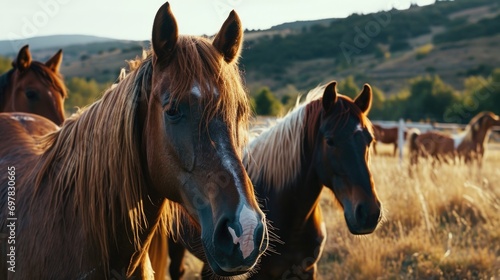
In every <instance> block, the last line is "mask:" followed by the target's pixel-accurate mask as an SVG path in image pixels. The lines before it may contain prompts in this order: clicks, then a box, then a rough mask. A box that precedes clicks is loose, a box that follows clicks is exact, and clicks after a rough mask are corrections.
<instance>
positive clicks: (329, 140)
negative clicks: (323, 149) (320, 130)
mask: <svg viewBox="0 0 500 280" xmlns="http://www.w3.org/2000/svg"><path fill="white" fill-rule="evenodd" d="M326 144H327V145H328V146H330V147H334V146H335V141H333V139H332V138H326Z"/></svg>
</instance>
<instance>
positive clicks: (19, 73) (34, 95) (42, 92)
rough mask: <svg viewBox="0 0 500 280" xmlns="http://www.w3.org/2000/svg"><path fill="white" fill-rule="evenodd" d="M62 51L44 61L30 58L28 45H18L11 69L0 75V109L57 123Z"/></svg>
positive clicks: (60, 107) (61, 117) (60, 114)
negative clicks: (18, 49) (44, 118)
mask: <svg viewBox="0 0 500 280" xmlns="http://www.w3.org/2000/svg"><path fill="white" fill-rule="evenodd" d="M61 61H62V50H59V51H58V52H57V53H56V54H55V55H54V56H53V57H52V58H50V59H49V60H48V61H47V62H45V63H41V62H38V61H33V60H32V59H31V53H30V51H29V47H28V45H26V46H24V47H22V48H21V50H20V51H19V54H18V55H17V58H16V60H15V61H14V62H13V63H12V67H13V68H12V69H11V70H9V71H8V72H7V73H5V74H3V75H2V76H0V112H26V113H32V114H37V115H40V116H44V117H46V118H48V119H49V120H51V121H53V122H54V123H55V124H57V125H61V124H62V123H63V121H64V119H65V116H64V98H66V96H67V94H66V87H65V85H64V81H63V79H62V77H61V74H60V73H59V67H60V65H61Z"/></svg>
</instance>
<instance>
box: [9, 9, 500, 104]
mask: <svg viewBox="0 0 500 280" xmlns="http://www.w3.org/2000/svg"><path fill="white" fill-rule="evenodd" d="M498 26H500V5H499V3H498V1H495V0H477V1H472V0H456V1H438V2H436V4H433V5H429V6H424V7H418V6H412V7H411V8H410V9H408V10H391V11H383V12H379V13H375V14H368V15H357V14H354V15H351V16H349V17H347V18H344V19H323V20H318V21H307V22H293V23H285V24H281V25H278V26H275V27H273V28H271V29H269V30H257V31H255V30H252V31H246V32H245V44H244V49H243V51H242V60H241V62H240V65H241V67H242V69H243V70H244V72H245V78H246V83H247V86H248V87H249V88H250V89H257V88H259V87H261V86H268V87H269V88H270V89H271V90H272V91H273V92H274V93H276V94H277V95H281V94H283V93H284V92H285V91H286V90H288V89H289V88H290V87H293V88H295V89H297V90H298V91H299V92H305V91H307V90H308V89H310V88H312V87H315V86H317V85H318V84H322V83H325V82H328V81H330V80H332V79H336V80H342V79H344V78H346V77H348V76H353V77H354V79H355V81H356V83H357V84H360V85H361V84H362V83H364V82H369V83H371V84H372V85H374V86H376V87H378V88H380V89H381V90H382V91H383V92H384V93H385V94H386V95H391V94H395V93H398V92H400V91H401V90H402V89H403V88H404V87H406V85H407V83H408V80H409V79H411V78H413V77H416V76H421V75H426V74H437V75H439V76H440V77H441V78H442V79H443V80H444V81H445V82H446V83H448V84H450V85H452V86H453V87H454V88H456V89H461V88H463V80H464V78H466V77H468V76H470V75H483V76H487V75H488V74H489V73H490V72H491V70H492V69H493V68H496V67H498V65H500V56H499V55H498V48H499V46H500V29H499V28H498ZM29 42H30V48H31V49H32V50H33V51H36V52H34V56H35V58H38V59H41V60H43V59H46V58H48V57H49V56H50V55H52V54H53V53H54V52H55V51H56V50H57V49H58V48H61V47H62V48H63V50H64V60H63V61H64V62H63V66H62V73H63V74H64V75H65V77H68V78H70V77H84V78H88V79H95V80H96V81H99V82H109V81H113V80H115V79H116V77H117V75H118V72H119V69H120V68H123V67H126V60H130V59H133V58H135V57H136V56H138V55H141V52H142V49H143V48H147V47H148V46H149V43H148V42H142V41H119V40H112V39H107V38H98V37H88V36H55V37H51V38H47V37H39V38H32V39H30V40H29ZM11 49H12V45H11V44H10V42H5V41H3V42H1V41H0V55H3V56H7V57H10V58H13V56H14V55H15V54H13V53H12V52H9V51H10V50H11Z"/></svg>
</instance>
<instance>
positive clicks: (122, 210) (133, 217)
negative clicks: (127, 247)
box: [34, 60, 171, 270]
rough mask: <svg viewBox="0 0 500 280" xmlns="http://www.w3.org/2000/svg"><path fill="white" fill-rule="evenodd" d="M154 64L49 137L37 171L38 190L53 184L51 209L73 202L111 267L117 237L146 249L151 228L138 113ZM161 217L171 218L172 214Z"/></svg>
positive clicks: (88, 234) (103, 262)
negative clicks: (141, 237)
mask: <svg viewBox="0 0 500 280" xmlns="http://www.w3.org/2000/svg"><path fill="white" fill-rule="evenodd" d="M150 67H151V63H150V61H149V60H147V61H145V62H144V63H143V64H142V65H141V66H140V67H139V68H138V69H137V70H135V71H133V72H131V73H130V74H129V75H127V76H126V77H125V78H124V79H123V80H122V81H121V82H120V83H119V84H118V85H117V86H116V87H113V88H112V89H110V90H108V91H107V92H106V93H105V94H104V96H103V97H102V98H101V99H100V100H99V101H97V102H95V103H93V104H92V105H90V106H89V107H87V108H85V109H83V110H82V111H80V112H78V113H77V114H75V115H73V116H72V117H70V118H69V119H68V120H67V121H66V122H65V124H64V126H63V127H61V129H60V130H59V131H57V132H55V133H53V134H50V135H47V136H46V137H44V138H43V139H42V142H41V144H40V145H41V147H43V149H44V151H45V152H44V154H43V155H42V156H41V158H40V161H39V163H38V164H37V166H36V167H35V171H34V172H35V174H37V175H36V179H35V190H36V191H38V189H40V188H41V186H42V185H45V186H44V187H45V188H48V187H50V188H52V190H51V192H52V195H51V196H50V200H51V201H49V202H48V203H47V205H49V206H50V207H49V209H48V211H58V210H59V211H61V209H60V208H61V207H63V204H67V203H68V201H70V203H72V204H73V206H74V209H72V210H71V211H70V212H71V213H77V214H74V215H75V219H80V220H81V228H82V230H83V231H84V232H83V234H85V236H86V237H87V238H91V240H92V241H93V242H95V243H94V244H95V246H96V247H97V248H99V250H100V252H99V253H100V256H101V258H102V259H101V265H102V266H104V267H105V270H106V269H107V266H108V265H109V257H110V256H109V252H110V248H111V247H112V246H113V245H114V244H113V243H115V242H117V238H118V237H117V236H120V235H121V236H122V235H123V234H126V235H128V236H129V238H130V239H131V241H132V242H133V244H134V246H135V247H136V250H141V249H143V248H144V244H141V242H140V240H139V235H140V233H141V232H142V231H143V230H144V229H145V228H146V227H147V226H148V225H147V224H146V223H147V222H146V220H145V216H144V209H143V206H144V205H143V204H142V201H143V200H142V198H143V192H145V190H146V183H145V179H144V174H143V164H142V162H141V156H140V147H139V137H140V136H141V135H142V134H141V133H142V131H138V124H137V120H136V116H137V110H138V104H137V103H138V102H139V100H138V99H139V98H141V94H146V93H144V92H142V91H143V90H144V88H147V85H146V84H147V83H148V80H149V81H150V80H151V79H150V77H149V76H148V75H150V74H151V71H148V69H150ZM69 205H71V204H69ZM165 211H168V210H165ZM161 217H163V218H161V219H165V221H169V220H171V219H168V213H162V214H161ZM122 221H128V224H126V225H124V227H125V228H127V229H128V230H127V232H125V233H124V232H118V230H120V228H119V226H120V225H121V224H123V222H122ZM48 226H51V225H48Z"/></svg>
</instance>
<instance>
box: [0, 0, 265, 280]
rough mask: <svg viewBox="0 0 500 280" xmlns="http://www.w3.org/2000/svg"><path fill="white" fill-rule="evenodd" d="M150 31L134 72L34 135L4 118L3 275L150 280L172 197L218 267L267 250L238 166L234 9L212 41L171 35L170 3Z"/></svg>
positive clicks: (240, 108)
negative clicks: (151, 249)
mask: <svg viewBox="0 0 500 280" xmlns="http://www.w3.org/2000/svg"><path fill="white" fill-rule="evenodd" d="M152 33H153V34H152V52H151V53H150V55H149V56H148V57H147V58H146V59H145V60H144V61H142V62H141V63H140V65H139V66H138V68H137V69H136V70H134V71H132V72H131V73H130V74H128V75H127V76H126V77H125V78H124V79H123V80H122V81H121V82H120V83H119V84H118V85H116V86H115V87H113V88H112V89H109V90H108V91H107V92H106V93H105V94H104V96H103V97H102V98H101V99H100V100H99V101H97V102H95V103H94V104H92V105H90V106H89V107H88V108H86V109H85V110H84V111H82V112H80V113H79V114H76V115H74V116H72V117H70V118H69V119H67V120H66V121H65V122H64V124H63V126H62V127H61V129H60V130H58V131H56V132H54V133H51V134H49V135H47V136H44V137H43V138H42V139H41V143H35V142H34V140H33V139H34V138H33V137H32V136H31V135H29V134H28V133H26V131H25V130H24V128H22V127H20V126H19V123H18V121H17V120H14V119H12V118H10V117H8V118H5V117H4V118H3V119H2V120H0V126H1V128H0V131H1V132H2V133H1V134H0V145H4V146H3V147H2V154H0V158H1V160H0V169H1V170H4V172H5V173H4V175H2V176H1V177H0V187H1V189H0V199H1V202H0V209H1V211H0V231H2V232H1V233H2V236H6V235H7V236H8V241H5V242H2V244H1V247H2V249H4V250H5V249H6V250H7V252H8V254H2V255H1V256H0V263H1V264H0V275H2V279H4V277H5V276H7V277H6V278H8V279H110V278H118V277H122V278H125V277H127V278H141V279H142V278H148V279H151V278H152V277H153V275H152V271H151V269H150V264H149V260H148V255H147V248H148V246H149V242H150V239H151V237H152V235H153V233H154V232H156V231H161V230H163V231H166V233H168V232H170V231H171V230H172V224H171V223H172V221H173V217H175V212H176V211H177V210H176V209H177V207H176V206H175V205H174V204H173V202H172V201H175V202H177V203H179V204H180V205H181V206H182V207H183V209H185V210H184V211H186V212H187V213H188V215H189V217H190V219H191V221H192V222H193V223H194V225H193V226H194V227H196V228H198V229H199V230H200V231H201V236H199V238H200V240H201V247H202V248H203V251H204V254H205V255H206V256H207V259H208V261H209V263H210V266H211V267H212V268H213V270H214V272H215V273H217V274H220V275H225V276H227V275H237V274H242V273H246V272H248V271H249V270H251V269H252V268H253V267H254V265H255V264H256V262H257V260H258V258H259V257H260V255H261V254H262V253H263V252H264V250H265V249H266V248H267V237H266V235H267V229H266V226H265V217H264V214H263V213H262V211H261V210H260V209H259V207H258V205H257V201H256V199H255V197H254V190H253V185H252V183H251V181H250V179H249V177H248V175H247V173H246V171H245V168H244V166H243V164H242V162H241V152H242V148H243V147H244V145H245V142H244V138H245V137H244V136H245V134H243V133H241V132H242V131H240V128H241V129H245V127H246V126H247V123H248V117H249V112H250V108H249V102H248V98H247V95H246V93H245V91H244V89H243V86H242V81H241V77H240V74H239V70H238V65H237V57H238V53H239V49H240V47H241V37H242V28H241V23H240V21H239V19H238V17H237V15H236V14H235V13H234V12H233V13H231V14H230V16H229V17H228V19H227V20H226V22H225V23H224V24H223V26H222V28H221V30H220V32H219V33H218V35H217V36H216V37H215V39H214V40H213V41H210V40H208V39H205V38H202V37H195V36H179V35H178V31H177V24H176V21H175V19H174V17H173V15H172V13H171V10H170V7H169V5H168V3H166V4H164V5H163V6H162V7H161V8H160V9H159V10H158V12H157V14H156V17H155V20H154V23H153V32H152ZM5 234H6V235H5ZM235 237H237V238H239V240H241V241H242V242H240V243H234V240H235V239H234V238H235ZM14 271H15V272H14ZM117 275H118V276H117Z"/></svg>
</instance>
